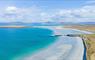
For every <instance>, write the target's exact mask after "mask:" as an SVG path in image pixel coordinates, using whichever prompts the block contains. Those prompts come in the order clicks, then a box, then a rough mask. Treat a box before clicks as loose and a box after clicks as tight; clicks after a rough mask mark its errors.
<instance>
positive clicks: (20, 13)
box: [0, 4, 95, 23]
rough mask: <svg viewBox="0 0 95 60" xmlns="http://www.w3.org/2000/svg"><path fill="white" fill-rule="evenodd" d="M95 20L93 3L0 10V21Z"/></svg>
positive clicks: (12, 7)
mask: <svg viewBox="0 0 95 60" xmlns="http://www.w3.org/2000/svg"><path fill="white" fill-rule="evenodd" d="M48 21H51V22H95V5H88V4H86V5H85V6H82V7H80V8H73V9H54V10H50V11H47V10H45V11H44V10H43V9H41V8H39V7H36V6H33V7H27V8H19V7H15V6H11V7H7V8H2V9H1V10H0V22H29V23H32V22H48Z"/></svg>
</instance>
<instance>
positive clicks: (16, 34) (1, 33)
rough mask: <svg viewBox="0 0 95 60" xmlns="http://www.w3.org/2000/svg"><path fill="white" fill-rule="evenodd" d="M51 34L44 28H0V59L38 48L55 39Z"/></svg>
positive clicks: (10, 57)
mask: <svg viewBox="0 0 95 60" xmlns="http://www.w3.org/2000/svg"><path fill="white" fill-rule="evenodd" d="M52 34H53V31H51V30H49V29H44V28H0V60H11V59H12V58H13V57H16V56H20V55H23V54H25V53H28V52H30V51H31V53H33V52H35V51H37V50H40V49H41V48H43V47H46V46H48V45H49V44H51V43H52V42H54V41H55V40H56V39H57V37H52V36H51V35H52Z"/></svg>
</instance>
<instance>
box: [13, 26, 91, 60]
mask: <svg viewBox="0 0 95 60" xmlns="http://www.w3.org/2000/svg"><path fill="white" fill-rule="evenodd" d="M45 28H46V27H45ZM49 29H52V30H54V31H56V32H57V33H55V34H56V35H60V34H63V32H62V31H63V30H64V29H65V28H64V29H63V28H62V29H56V28H55V27H54V28H49ZM78 31H79V30H78ZM83 32H84V33H87V34H89V33H90V32H86V31H82V33H83ZM55 34H54V35H55ZM83 54H84V45H83V42H82V39H81V38H80V37H68V36H61V37H59V38H58V40H57V41H56V42H54V43H53V44H51V45H50V46H48V47H46V48H44V49H42V50H40V51H39V52H37V53H35V54H33V55H31V54H30V55H27V56H23V57H19V58H17V59H15V60H83Z"/></svg>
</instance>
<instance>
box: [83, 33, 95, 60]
mask: <svg viewBox="0 0 95 60" xmlns="http://www.w3.org/2000/svg"><path fill="white" fill-rule="evenodd" d="M82 38H83V39H84V42H85V45H86V49H87V52H86V53H87V60H95V34H88V35H82Z"/></svg>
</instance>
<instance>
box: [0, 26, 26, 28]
mask: <svg viewBox="0 0 95 60" xmlns="http://www.w3.org/2000/svg"><path fill="white" fill-rule="evenodd" d="M25 27H27V26H0V28H25Z"/></svg>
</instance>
